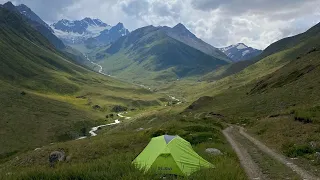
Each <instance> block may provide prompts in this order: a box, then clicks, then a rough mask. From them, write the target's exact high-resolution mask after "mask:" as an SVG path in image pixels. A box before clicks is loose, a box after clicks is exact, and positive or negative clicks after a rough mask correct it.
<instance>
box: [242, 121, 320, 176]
mask: <svg viewBox="0 0 320 180" xmlns="http://www.w3.org/2000/svg"><path fill="white" fill-rule="evenodd" d="M239 132H240V134H241V135H242V136H244V137H245V138H247V139H248V140H249V141H251V142H252V143H253V144H255V145H256V146H257V148H259V149H260V150H261V151H262V152H264V153H266V154H268V155H269V156H270V157H272V158H274V159H275V160H277V161H279V162H281V163H282V164H284V165H286V166H287V167H289V168H291V169H292V171H294V172H296V173H297V174H299V175H300V177H301V178H303V179H304V180H320V178H319V177H315V176H313V175H311V174H310V173H309V172H307V171H306V170H304V169H302V168H300V167H299V166H297V165H295V164H294V163H292V162H291V161H289V160H288V159H287V158H286V157H285V156H283V155H281V154H278V153H276V152H274V151H272V150H271V149H270V148H268V147H267V146H266V145H264V144H263V143H261V142H260V141H259V140H257V139H255V138H253V137H252V136H250V135H249V134H247V133H246V132H245V131H244V128H242V127H240V131H239Z"/></svg>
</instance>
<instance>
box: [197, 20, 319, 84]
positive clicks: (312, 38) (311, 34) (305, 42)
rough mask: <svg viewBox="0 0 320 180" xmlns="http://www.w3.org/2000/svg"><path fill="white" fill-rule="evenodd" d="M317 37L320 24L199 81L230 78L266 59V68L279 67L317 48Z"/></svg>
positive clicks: (209, 74) (262, 71)
mask: <svg viewBox="0 0 320 180" xmlns="http://www.w3.org/2000/svg"><path fill="white" fill-rule="evenodd" d="M319 36H320V24H317V25H316V26H314V27H312V28H310V29H309V30H308V31H306V32H304V33H301V34H298V35H295V36H292V37H288V38H284V39H281V40H279V41H277V42H275V43H273V44H271V45H270V46H268V47H267V48H266V49H265V50H264V51H263V52H262V53H261V54H260V55H259V56H256V57H254V58H252V59H250V60H249V61H244V62H237V63H233V64H229V65H226V66H223V67H222V68H220V69H219V70H218V71H215V72H210V73H208V74H207V75H205V76H204V77H203V78H201V80H205V81H216V80H219V79H222V78H224V77H228V76H231V75H233V74H236V73H239V72H241V71H242V70H244V69H245V68H247V67H249V66H251V65H253V64H255V63H256V62H258V61H261V60H264V59H266V58H269V59H270V60H267V62H268V64H269V65H268V67H267V68H276V67H280V66H281V65H284V64H286V63H287V62H289V61H291V60H294V59H295V58H299V57H300V55H303V54H304V53H305V52H306V51H311V50H312V49H313V48H314V47H317V45H318V41H317V40H318V39H319ZM281 52H282V53H281ZM274 54H278V55H277V57H276V56H274ZM280 54H281V55H280ZM277 59H278V60H279V59H281V61H278V60H277ZM254 67H255V65H253V66H251V68H254ZM264 71H265V69H260V72H261V74H262V75H265V74H267V73H265V72H264Z"/></svg>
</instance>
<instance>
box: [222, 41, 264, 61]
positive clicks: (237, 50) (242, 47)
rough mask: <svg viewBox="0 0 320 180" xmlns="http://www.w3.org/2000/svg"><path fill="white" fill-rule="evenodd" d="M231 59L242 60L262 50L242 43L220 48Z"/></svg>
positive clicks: (256, 54)
mask: <svg viewBox="0 0 320 180" xmlns="http://www.w3.org/2000/svg"><path fill="white" fill-rule="evenodd" d="M220 51H222V52H223V53H225V54H226V55H227V56H228V57H229V58H230V59H232V61H234V62H237V61H243V60H248V59H250V58H253V57H255V56H258V55H259V54H260V53H261V52H262V51H261V50H258V49H254V48H252V47H249V46H247V45H246V44H244V43H238V44H235V45H231V46H228V47H224V48H220Z"/></svg>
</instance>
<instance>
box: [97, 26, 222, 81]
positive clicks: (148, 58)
mask: <svg viewBox="0 0 320 180" xmlns="http://www.w3.org/2000/svg"><path fill="white" fill-rule="evenodd" d="M96 60H97V61H99V64H101V65H102V66H103V68H104V70H105V72H106V73H109V74H112V75H116V76H120V77H122V78H129V79H130V80H133V79H136V80H142V79H145V80H152V79H153V80H158V81H165V80H176V79H179V78H183V77H190V76H196V75H199V74H203V73H205V72H208V71H212V70H214V69H216V68H217V67H220V66H222V65H225V64H228V61H227V60H225V59H224V58H220V57H213V56H210V55H207V54H205V53H203V52H201V51H199V50H197V49H195V48H193V47H191V46H189V45H187V44H185V43H183V42H181V41H178V40H176V39H174V38H172V37H170V36H168V35H167V33H166V32H164V31H163V29H162V27H154V26H147V27H143V28H139V29H137V30H135V31H133V32H131V33H130V34H128V35H126V36H123V37H121V38H120V39H119V40H117V41H115V42H114V43H112V44H111V46H110V47H107V48H106V49H104V50H101V51H99V52H96Z"/></svg>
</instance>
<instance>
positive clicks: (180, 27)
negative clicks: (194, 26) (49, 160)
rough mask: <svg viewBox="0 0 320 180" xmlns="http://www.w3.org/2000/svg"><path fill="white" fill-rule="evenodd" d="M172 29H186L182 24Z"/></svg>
mask: <svg viewBox="0 0 320 180" xmlns="http://www.w3.org/2000/svg"><path fill="white" fill-rule="evenodd" d="M173 29H187V28H186V26H185V25H183V24H182V23H178V24H177V25H175V26H174V27H173Z"/></svg>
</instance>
